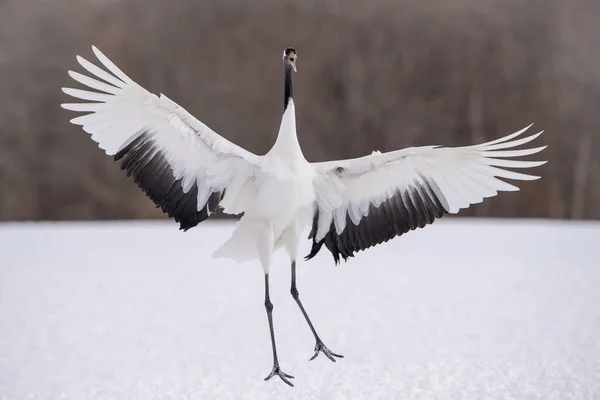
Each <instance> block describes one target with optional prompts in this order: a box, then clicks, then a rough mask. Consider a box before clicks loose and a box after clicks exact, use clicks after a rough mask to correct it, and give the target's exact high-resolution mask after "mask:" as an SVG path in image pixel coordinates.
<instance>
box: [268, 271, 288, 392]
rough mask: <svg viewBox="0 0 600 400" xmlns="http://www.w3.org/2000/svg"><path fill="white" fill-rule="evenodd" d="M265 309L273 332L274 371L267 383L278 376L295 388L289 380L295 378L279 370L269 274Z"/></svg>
mask: <svg viewBox="0 0 600 400" xmlns="http://www.w3.org/2000/svg"><path fill="white" fill-rule="evenodd" d="M265 308H266V309H267V319H268V320H269V330H270V331H271V345H272V346H273V370H271V373H270V374H269V376H267V377H266V378H265V381H268V380H269V379H271V378H272V377H274V376H275V375H277V376H279V377H280V378H281V380H282V381H284V382H285V383H287V384H288V385H290V386H294V385H293V384H292V382H290V381H289V380H288V378H290V379H294V377H293V376H291V375H288V374H286V373H285V372H283V371H282V370H281V368H279V360H278V358H277V346H275V330H274V329H273V303H271V298H270V297H269V274H265Z"/></svg>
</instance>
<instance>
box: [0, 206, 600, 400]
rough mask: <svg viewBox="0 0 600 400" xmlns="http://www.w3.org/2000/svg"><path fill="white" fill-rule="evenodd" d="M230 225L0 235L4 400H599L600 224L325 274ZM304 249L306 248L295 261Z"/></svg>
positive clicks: (389, 247)
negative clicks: (268, 261) (270, 315)
mask: <svg viewBox="0 0 600 400" xmlns="http://www.w3.org/2000/svg"><path fill="white" fill-rule="evenodd" d="M232 229H233V225H232V224H231V223H227V222H207V223H204V224H202V225H201V226H200V227H198V228H195V229H193V230H191V231H189V232H187V233H183V232H180V231H178V230H177V226H176V225H175V224H174V223H172V222H170V221H162V222H138V223H130V222H129V223H117V222H114V223H43V224H36V223H24V224H1V225H0V399H2V400H5V399H6V400H8V399H10V400H20V399H52V400H60V399H73V400H87V399H95V400H120V399H127V400H132V399H140V400H153V399H174V400H175V399H176V400H186V399H201V400H209V399H277V398H285V399H313V398H314V399H332V400H343V399H348V400H355V399H356V400H359V399H364V400H371V399H469V400H470V399H544V400H549V399H561V400H562V399H600V224H598V223H567V222H546V221H514V220H513V221H508V220H466V219H461V220H457V219H450V218H448V219H446V220H441V221H438V222H436V223H435V224H434V225H432V226H430V227H427V228H426V229H423V230H419V231H416V232H411V233H410V234H408V235H406V236H404V237H401V238H397V239H395V240H393V241H392V242H390V243H387V244H385V245H382V246H380V247H377V248H374V249H370V250H368V251H366V252H363V253H359V255H358V256H357V257H355V258H354V259H352V260H351V261H349V262H348V263H346V264H342V265H340V266H338V267H335V266H334V265H333V262H332V258H331V256H330V254H329V253H328V252H327V251H326V250H323V251H322V252H321V253H320V254H319V256H318V257H317V258H316V259H314V260H312V261H310V262H306V263H305V262H301V263H300V264H299V270H298V274H299V290H300V296H301V298H302V299H303V301H304V305H305V306H306V308H307V310H308V313H309V315H311V317H312V319H313V321H314V323H315V326H316V328H317V330H318V332H319V333H320V334H321V336H322V337H323V339H324V341H325V343H326V344H327V345H328V346H329V348H330V349H331V350H333V351H335V352H340V353H342V354H344V355H345V357H346V358H344V359H342V360H340V361H338V362H337V363H335V364H334V363H332V362H330V361H329V360H327V359H326V358H325V357H323V356H322V355H321V356H319V358H317V359H316V360H314V361H311V362H309V361H308V358H309V357H310V356H311V355H312V354H313V346H314V341H313V337H312V335H311V333H310V331H309V329H308V327H307V326H306V324H305V322H304V320H303V318H302V315H301V314H300V311H299V310H298V309H297V307H296V304H295V303H294V301H293V299H292V297H291V296H290V295H289V276H290V272H289V265H288V262H287V260H286V259H285V254H284V253H278V254H277V255H276V257H275V265H274V268H273V271H272V278H271V282H272V300H273V303H274V305H275V309H274V318H275V330H276V335H277V340H278V346H279V352H280V358H281V364H282V369H283V370H284V371H285V372H287V373H290V374H292V375H295V376H296V379H295V380H294V383H295V385H296V387H295V388H290V387H287V386H286V385H285V384H283V383H282V382H281V381H280V380H279V379H277V378H273V379H272V380H271V381H269V382H264V381H263V378H264V377H265V376H266V375H267V374H268V373H269V372H270V370H271V362H272V360H271V348H270V342H269V336H268V325H267V318H266V314H265V311H264V306H263V290H264V289H263V276H262V270H261V268H260V266H259V265H258V264H255V263H248V264H242V265H235V264H233V263H230V262H228V261H226V260H213V259H211V258H210V254H211V252H212V251H213V250H214V249H215V248H216V247H217V246H218V245H219V244H220V243H221V242H223V241H224V240H225V238H226V236H227V235H228V234H229V233H230V232H231V230H232ZM308 247H309V243H308V241H306V242H305V243H304V244H303V254H304V253H306V252H307V250H308Z"/></svg>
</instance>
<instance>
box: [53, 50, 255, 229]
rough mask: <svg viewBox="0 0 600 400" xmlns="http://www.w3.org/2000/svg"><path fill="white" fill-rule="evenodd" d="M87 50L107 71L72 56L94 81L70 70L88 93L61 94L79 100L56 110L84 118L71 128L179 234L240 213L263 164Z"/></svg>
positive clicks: (68, 91)
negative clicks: (117, 167) (214, 217)
mask: <svg viewBox="0 0 600 400" xmlns="http://www.w3.org/2000/svg"><path fill="white" fill-rule="evenodd" d="M93 51H94V54H95V55H96V57H97V58H98V60H99V61H100V63H101V64H102V65H103V66H104V67H105V68H106V70H104V69H101V68H99V67H98V66H96V65H94V64H92V63H91V62H89V61H87V60H85V59H84V58H82V57H79V56H78V57H77V61H78V62H79V64H81V66H82V67H83V68H85V69H86V70H87V72H89V73H90V74H91V75H92V77H90V76H86V75H83V74H80V73H78V72H73V71H69V75H70V76H71V78H73V79H74V80H75V81H77V82H79V83H81V84H83V85H85V86H87V88H88V90H82V89H71V88H63V91H64V92H65V93H66V94H68V95H70V96H72V97H74V98H75V99H77V100H85V102H77V103H67V104H62V107H63V108H65V109H67V110H71V111H77V112H82V113H85V114H84V115H82V116H79V117H76V118H74V119H72V120H71V122H72V123H74V124H76V125H81V127H82V128H83V130H84V131H86V132H88V133H89V134H91V135H92V139H93V140H94V141H96V142H97V143H98V146H99V147H100V148H102V149H103V150H104V151H105V152H106V154H108V155H111V156H114V159H115V161H120V162H121V169H124V170H125V171H127V175H128V176H131V177H132V178H133V179H134V180H135V182H136V183H137V184H138V186H139V187H140V188H141V189H142V190H144V192H145V193H146V194H147V195H148V197H150V198H151V199H152V201H154V203H155V204H156V205H157V206H158V207H160V208H161V209H162V210H163V211H164V212H165V213H167V214H168V215H169V216H170V217H173V218H174V219H175V221H177V222H179V224H180V227H181V229H184V230H187V229H189V228H191V227H194V226H196V225H197V224H199V223H200V222H202V221H204V220H205V219H207V218H208V217H209V216H210V215H211V213H213V212H214V211H215V210H216V209H217V207H218V206H221V207H223V208H224V210H225V212H229V213H232V214H237V213H240V212H242V211H244V207H245V205H246V204H247V203H248V199H249V198H250V197H249V194H251V193H252V185H253V182H254V180H253V178H254V173H255V171H256V170H257V168H259V166H260V164H261V160H262V157H260V156H257V155H255V154H253V153H251V152H249V151H247V150H245V149H243V148H241V147H239V146H237V145H235V144H233V143H231V142H230V141H228V140H227V139H225V138H223V137H222V136H220V135H218V134H217V133H216V132H214V131H213V130H212V129H210V128H209V127H208V126H206V125H205V124H204V123H202V122H201V121H199V120H197V119H196V118H194V117H193V116H192V115H190V114H189V113H188V112H187V111H186V110H185V109H183V108H182V107H180V106H179V105H177V104H176V103H175V102H173V101H172V100H170V99H169V98H167V97H166V96H164V95H162V94H161V95H160V97H159V96H156V95H154V94H152V93H150V92H148V91H147V90H146V89H144V88H143V87H141V86H140V85H138V84H137V83H136V82H134V81H133V80H132V79H130V78H129V77H128V76H127V75H125V73H123V72H122V71H121V70H120V69H119V68H118V67H117V66H116V65H115V64H113V62H112V61H110V60H109V59H108V58H107V57H106V56H105V55H104V54H102V53H101V52H100V50H98V49H97V48H96V47H93ZM107 71H108V72H107Z"/></svg>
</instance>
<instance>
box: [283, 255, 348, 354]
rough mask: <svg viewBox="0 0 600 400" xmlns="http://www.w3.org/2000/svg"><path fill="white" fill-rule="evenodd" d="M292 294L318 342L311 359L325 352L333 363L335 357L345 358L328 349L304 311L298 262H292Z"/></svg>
mask: <svg viewBox="0 0 600 400" xmlns="http://www.w3.org/2000/svg"><path fill="white" fill-rule="evenodd" d="M290 293H291V294H292V297H293V298H294V300H296V303H297V304H298V307H300V311H302V315H304V318H305V319H306V322H308V326H309V327H310V330H311V331H312V333H313V335H314V336H315V340H316V341H317V344H316V345H315V354H314V355H313V356H312V357H311V358H310V359H311V360H314V359H315V358H316V357H317V356H318V355H319V352H323V354H325V355H326V356H327V358H329V359H330V360H331V361H333V362H335V358H333V357H339V358H344V356H343V355H341V354H336V353H334V352H332V351H331V350H329V349H328V348H327V346H325V344H323V341H322V340H321V338H320V337H319V335H318V334H317V331H316V330H315V327H314V326H313V324H312V322H310V318H309V317H308V314H307V313H306V310H304V306H303V305H302V302H301V301H300V294H299V293H298V289H297V288H296V261H292V287H291V288H290Z"/></svg>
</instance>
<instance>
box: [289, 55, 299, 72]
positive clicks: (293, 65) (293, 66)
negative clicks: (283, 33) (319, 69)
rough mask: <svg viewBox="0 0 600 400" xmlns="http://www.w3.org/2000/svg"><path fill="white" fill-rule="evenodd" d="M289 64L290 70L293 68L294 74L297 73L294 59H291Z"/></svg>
mask: <svg viewBox="0 0 600 400" xmlns="http://www.w3.org/2000/svg"><path fill="white" fill-rule="evenodd" d="M290 63H291V64H292V68H294V72H298V70H297V69H296V59H295V58H294V59H291V60H290Z"/></svg>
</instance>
